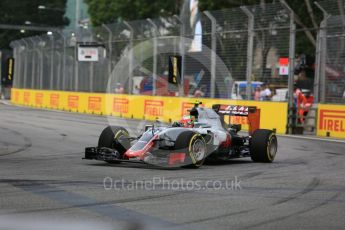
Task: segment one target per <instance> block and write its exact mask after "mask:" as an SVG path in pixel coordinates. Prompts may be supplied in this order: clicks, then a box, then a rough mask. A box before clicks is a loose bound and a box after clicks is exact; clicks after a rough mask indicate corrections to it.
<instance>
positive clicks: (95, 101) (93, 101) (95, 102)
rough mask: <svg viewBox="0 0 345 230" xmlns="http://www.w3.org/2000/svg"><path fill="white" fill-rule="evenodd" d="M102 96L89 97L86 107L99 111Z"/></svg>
mask: <svg viewBox="0 0 345 230" xmlns="http://www.w3.org/2000/svg"><path fill="white" fill-rule="evenodd" d="M101 105H102V98H101V97H89V103H88V109H89V110H94V111H101V107H102V106H101Z"/></svg>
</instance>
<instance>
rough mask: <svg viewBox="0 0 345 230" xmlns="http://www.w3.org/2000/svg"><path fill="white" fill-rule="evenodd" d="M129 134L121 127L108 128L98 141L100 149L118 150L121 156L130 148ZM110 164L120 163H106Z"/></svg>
mask: <svg viewBox="0 0 345 230" xmlns="http://www.w3.org/2000/svg"><path fill="white" fill-rule="evenodd" d="M128 137H129V134H128V131H127V130H126V129H125V128H122V127H119V126H108V127H106V128H105V129H104V130H103V131H102V133H101V135H100V136H99V139H98V147H99V148H102V147H105V148H110V149H116V150H117V151H118V152H119V153H120V154H121V156H122V155H123V154H124V153H125V152H126V151H127V149H129V148H130V141H129V140H128ZM106 162H108V163H118V161H106Z"/></svg>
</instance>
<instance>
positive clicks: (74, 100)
mask: <svg viewBox="0 0 345 230" xmlns="http://www.w3.org/2000/svg"><path fill="white" fill-rule="evenodd" d="M67 105H68V108H70V109H78V106H79V96H77V95H68V101H67Z"/></svg>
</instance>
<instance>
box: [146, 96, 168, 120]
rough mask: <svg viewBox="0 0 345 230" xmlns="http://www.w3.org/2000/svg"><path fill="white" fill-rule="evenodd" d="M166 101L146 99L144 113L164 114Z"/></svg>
mask: <svg viewBox="0 0 345 230" xmlns="http://www.w3.org/2000/svg"><path fill="white" fill-rule="evenodd" d="M163 108H164V101H156V100H145V107H144V114H145V115H147V116H156V117H160V116H163V112H164V110H163Z"/></svg>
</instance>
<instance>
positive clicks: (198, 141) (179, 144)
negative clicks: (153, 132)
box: [175, 131, 207, 168]
mask: <svg viewBox="0 0 345 230" xmlns="http://www.w3.org/2000/svg"><path fill="white" fill-rule="evenodd" d="M175 150H177V151H179V150H180V151H181V152H184V153H186V158H185V161H184V163H185V165H184V166H187V167H192V168H199V167H200V166H201V165H202V164H203V163H204V161H205V158H206V156H207V147H206V142H205V140H204V138H203V137H202V136H201V135H200V134H198V133H195V132H193V131H185V132H182V133H181V134H180V135H179V136H178V137H177V139H176V142H175Z"/></svg>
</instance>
